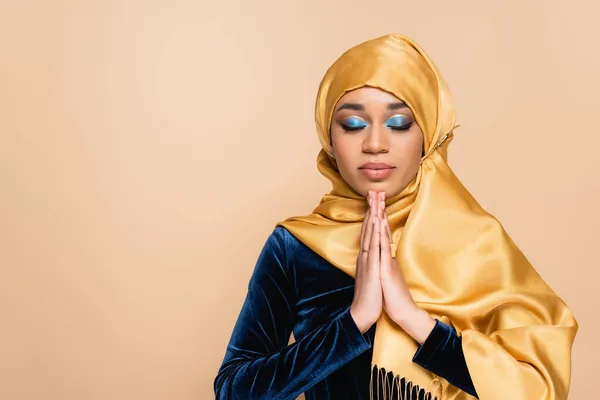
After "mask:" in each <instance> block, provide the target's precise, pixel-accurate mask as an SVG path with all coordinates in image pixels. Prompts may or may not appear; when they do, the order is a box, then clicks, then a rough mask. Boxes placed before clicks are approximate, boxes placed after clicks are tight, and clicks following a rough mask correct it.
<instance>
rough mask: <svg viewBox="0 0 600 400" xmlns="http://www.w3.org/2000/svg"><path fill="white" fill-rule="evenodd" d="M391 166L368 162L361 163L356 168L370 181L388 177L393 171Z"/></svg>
mask: <svg viewBox="0 0 600 400" xmlns="http://www.w3.org/2000/svg"><path fill="white" fill-rule="evenodd" d="M395 168H396V167H393V166H391V165H389V164H386V163H371V162H368V163H366V164H363V165H361V166H360V167H359V168H358V169H359V170H360V172H362V173H363V174H364V175H365V177H367V178H368V179H369V180H371V181H382V180H384V179H386V178H388V177H389V176H390V175H391V174H392V172H394V169H395Z"/></svg>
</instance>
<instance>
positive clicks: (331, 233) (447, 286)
mask: <svg viewBox="0 0 600 400" xmlns="http://www.w3.org/2000/svg"><path fill="white" fill-rule="evenodd" d="M365 86H368V87H375V88H379V89H382V90H384V91H386V92H389V93H391V94H393V95H394V96H396V97H397V98H398V99H400V100H402V101H404V102H405V103H406V104H407V105H408V107H409V108H410V109H411V110H412V112H413V113H414V115H415V120H416V123H417V124H418V126H419V127H420V128H421V131H422V132H423V136H424V146H425V154H424V156H423V157H422V159H421V164H420V166H419V169H418V172H417V174H416V175H415V177H414V178H413V179H412V181H411V182H409V183H408V185H407V186H406V187H405V188H404V189H403V190H402V191H401V192H400V193H399V194H397V195H395V196H394V197H391V198H389V199H386V202H385V207H386V212H387V214H388V219H389V223H390V228H391V231H392V236H393V246H392V254H393V255H395V257H396V259H397V260H398V263H399V268H400V269H401V271H402V274H403V276H404V278H405V280H406V283H407V285H408V287H409V289H410V292H411V294H412V296H413V298H414V300H415V302H416V304H417V305H418V306H419V307H421V308H422V309H424V310H426V311H427V312H428V313H429V314H430V315H431V316H432V317H434V318H437V319H439V320H440V321H442V322H445V323H446V324H448V325H450V326H452V327H453V328H454V329H455V330H456V331H457V333H458V334H459V335H460V336H461V337H462V338H461V340H462V349H463V353H464V356H465V360H466V363H467V366H468V369H469V372H470V375H471V379H472V381H473V384H474V386H475V389H476V391H477V393H478V395H479V398H480V399H484V400H489V399H511V400H525V399H528V400H530V399H547V400H550V399H566V398H567V394H568V390H569V383H570V363H571V358H570V357H571V347H572V344H573V340H574V338H575V335H576V333H577V330H578V324H577V322H576V320H575V318H574V316H573V315H572V313H571V312H570V311H569V309H568V308H567V306H566V304H565V303H564V302H563V301H562V300H561V299H560V298H559V297H558V296H557V295H556V294H555V293H554V292H553V291H552V289H551V288H550V287H549V286H548V285H547V284H546V282H545V281H544V280H543V279H542V278H541V276H540V275H539V274H538V273H537V272H536V271H535V269H534V268H533V267H532V265H531V263H530V262H529V261H528V259H527V258H526V257H525V255H524V254H523V253H522V251H521V250H520V249H519V248H518V247H517V246H516V245H515V243H514V242H513V241H512V240H511V238H510V237H509V236H508V234H507V233H506V231H505V230H504V228H503V226H502V225H501V223H500V222H499V221H498V220H497V219H496V218H495V217H494V216H492V215H491V214H489V213H488V212H486V211H485V210H484V209H483V208H482V207H481V206H480V205H479V204H478V203H477V201H476V200H475V199H474V198H473V196H472V195H471V194H470V193H469V192H468V191H467V189H466V188H465V187H464V186H463V184H462V183H461V182H460V181H459V179H458V178H457V176H456V175H455V174H454V173H453V171H452V169H451V168H450V166H449V165H448V161H447V150H448V145H449V143H450V142H451V141H452V139H453V137H454V133H453V130H454V128H455V114H454V106H453V103H452V98H451V93H450V90H449V88H448V86H447V84H446V82H445V81H444V79H443V78H442V76H441V75H440V73H439V71H438V69H437V67H436V66H435V65H434V63H433V62H432V60H431V59H430V58H429V56H428V55H427V54H426V53H425V51H423V49H422V48H421V47H419V45H417V44H416V43H415V42H414V41H413V40H412V39H410V38H408V37H406V36H404V35H400V34H389V35H385V36H381V37H378V38H375V39H371V40H368V41H366V42H364V43H361V44H359V45H357V46H355V47H353V48H351V49H349V50H347V51H346V52H344V53H343V54H342V55H341V56H340V57H339V58H338V59H337V60H336V61H335V62H334V64H333V65H332V66H331V67H330V68H329V69H328V70H327V72H326V74H325V76H324V77H323V80H322V81H321V84H320V86H319V90H318V94H317V99H316V105H315V120H316V126H317V133H318V136H319V141H320V143H321V146H322V149H321V150H320V151H319V154H318V156H317V168H318V170H319V171H320V172H321V174H322V175H324V176H325V177H326V178H327V179H329V180H330V181H331V182H332V185H333V186H332V190H331V192H330V193H328V194H325V195H324V196H323V197H322V199H321V201H320V203H319V204H318V206H317V207H316V208H315V209H314V210H313V212H312V213H311V214H309V215H305V216H297V217H290V218H287V219H286V220H284V221H282V222H279V223H278V224H277V225H281V226H283V227H285V228H286V229H287V230H288V231H289V232H290V233H291V234H292V235H294V236H295V237H296V238H298V239H299V240H300V241H301V242H303V243H304V244H306V245H307V246H308V247H309V248H311V249H312V250H313V251H314V252H315V253H317V254H318V255H320V256H321V257H323V258H324V259H325V260H327V261H328V262H329V263H331V265H332V268H333V267H335V268H339V269H340V270H342V271H343V272H345V273H346V274H348V275H350V276H352V277H355V272H356V260H357V256H358V251H359V241H360V231H361V225H362V223H363V220H364V218H365V215H366V212H367V209H368V202H367V200H366V198H365V197H364V196H362V195H361V194H359V193H357V192H356V191H355V190H354V189H353V188H351V187H350V186H349V185H348V184H347V183H346V182H345V181H344V180H343V179H342V177H341V175H340V173H339V171H338V168H337V165H336V162H335V159H333V158H332V157H330V156H329V151H330V146H331V144H330V143H331V137H330V126H331V120H332V115H333V111H334V108H335V106H336V104H337V102H338V100H339V99H340V98H341V97H342V96H343V95H344V94H345V93H346V92H348V91H350V90H353V89H357V88H360V87H365ZM417 349H418V343H417V342H416V341H415V340H414V339H413V338H412V337H411V336H409V335H408V334H407V333H406V332H404V331H403V330H402V329H401V328H400V327H399V326H398V325H396V324H395V323H394V322H393V321H392V320H391V319H390V317H389V316H388V315H387V314H386V313H385V311H383V313H382V316H381V317H380V319H379V320H378V321H377V323H376V329H375V340H374V343H373V358H372V364H371V367H372V378H371V379H372V381H371V385H372V386H373V385H374V383H373V380H374V379H377V384H378V385H383V386H384V390H383V398H384V399H388V398H392V397H391V393H395V394H394V398H401V399H405V400H406V399H417V398H419V399H422V398H437V399H444V400H450V399H469V398H473V397H472V396H470V395H469V394H467V393H466V392H463V391H461V390H460V389H458V388H456V387H455V386H453V385H450V384H449V383H448V382H447V381H446V380H445V379H444V378H443V377H441V376H436V375H435V374H433V373H432V372H430V371H428V370H426V369H424V368H422V367H420V366H419V365H417V364H416V363H414V362H412V357H413V355H414V353H415V352H416V350H417ZM379 394H380V390H378V391H377V396H376V397H378V398H379V397H380V396H379ZM373 396H374V395H373V392H371V397H372V398H373ZM396 396H397V397H396Z"/></svg>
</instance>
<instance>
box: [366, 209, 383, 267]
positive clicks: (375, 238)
mask: <svg viewBox="0 0 600 400" xmlns="http://www.w3.org/2000/svg"><path fill="white" fill-rule="evenodd" d="M373 225H374V226H373V230H374V232H373V235H372V236H371V246H370V247H369V255H368V258H367V264H368V266H369V272H376V273H378V271H379V262H380V258H379V252H380V247H379V243H380V238H381V234H380V233H379V231H380V225H381V224H380V223H379V219H378V218H377V216H376V215H375V216H374V224H373Z"/></svg>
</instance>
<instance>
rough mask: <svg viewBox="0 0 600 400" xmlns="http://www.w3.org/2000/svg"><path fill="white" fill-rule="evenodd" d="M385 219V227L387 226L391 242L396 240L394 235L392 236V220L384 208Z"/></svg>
mask: <svg viewBox="0 0 600 400" xmlns="http://www.w3.org/2000/svg"><path fill="white" fill-rule="evenodd" d="M383 220H384V221H385V227H386V228H387V229H386V230H387V233H388V238H389V239H390V243H393V242H394V237H393V236H392V228H391V227H390V220H389V218H388V215H387V212H385V209H384V210H383Z"/></svg>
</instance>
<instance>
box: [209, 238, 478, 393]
mask: <svg viewBox="0 0 600 400" xmlns="http://www.w3.org/2000/svg"><path fill="white" fill-rule="evenodd" d="M353 296H354V278H352V277H351V276H349V275H347V274H345V273H344V272H342V271H340V270H339V269H338V268H335V267H334V266H332V265H331V264H330V263H329V262H328V261H327V260H325V259H324V258H322V257H321V256H319V255H318V254H316V253H315V252H314V251H313V250H311V249H310V248H309V247H307V246H306V245H305V244H304V243H302V242H301V241H299V240H298V239H296V238H295V237H294V236H293V235H292V234H291V233H290V232H288V231H287V230H286V229H285V228H284V227H281V226H277V227H276V228H275V229H274V230H273V232H272V233H271V234H270V235H269V237H268V239H267V241H266V243H265V245H264V247H263V249H262V251H261V253H260V255H259V257H258V260H257V262H256V266H255V268H254V271H253V273H252V277H251V278H250V282H249V284H248V292H247V295H246V299H245V301H244V303H243V306H242V308H241V311H240V314H239V316H238V319H237V321H236V324H235V327H234V329H233V333H232V335H231V339H230V340H229V344H228V345H227V349H226V352H225V357H224V359H223V362H222V364H221V367H220V369H219V371H218V373H217V376H216V378H215V380H214V392H215V398H216V399H244V400H254V399H269V400H275V399H278V400H279V399H281V400H284V399H290V400H293V399H296V398H297V397H298V396H299V395H300V394H302V393H304V394H305V397H306V400H326V399H345V400H350V399H369V398H370V392H369V390H370V379H371V373H372V369H371V357H372V345H373V340H374V337H375V325H373V326H372V327H371V328H370V329H369V330H368V331H367V332H365V333H364V334H362V333H361V332H360V330H359V329H358V327H357V326H356V324H355V323H354V320H353V319H352V316H351V315H350V304H351V303H352V299H353ZM292 332H293V334H294V337H295V339H296V341H295V342H294V343H291V344H288V343H289V339H290V335H291V333H292ZM399 356H406V355H399ZM412 361H413V362H414V363H416V364H418V365H420V366H421V367H423V368H426V369H427V370H429V371H431V372H433V373H435V374H436V375H438V376H441V377H443V378H444V379H446V380H447V381H448V382H450V383H451V384H452V385H454V386H456V387H458V388H460V389H461V390H464V391H465V392H467V393H469V394H471V395H473V396H475V397H477V393H476V391H475V388H474V387H473V383H472V381H471V376H470V375H469V371H468V369H467V365H466V362H465V358H464V355H463V352H462V347H461V337H460V336H459V335H457V333H456V331H455V330H454V329H453V327H451V326H449V325H447V324H445V323H443V322H441V321H439V320H437V319H436V325H435V327H434V328H433V330H432V332H431V333H430V335H429V336H428V337H427V339H426V341H425V342H424V343H423V344H422V345H421V346H420V347H419V348H418V350H417V351H416V353H415V354H414V355H412Z"/></svg>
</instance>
